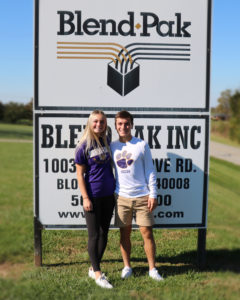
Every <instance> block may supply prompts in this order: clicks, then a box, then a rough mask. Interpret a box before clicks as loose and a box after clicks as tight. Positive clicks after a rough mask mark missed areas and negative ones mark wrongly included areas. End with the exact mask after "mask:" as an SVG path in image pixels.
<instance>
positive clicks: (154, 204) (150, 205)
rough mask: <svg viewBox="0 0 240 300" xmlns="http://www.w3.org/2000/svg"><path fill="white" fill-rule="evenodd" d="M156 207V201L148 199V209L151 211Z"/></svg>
mask: <svg viewBox="0 0 240 300" xmlns="http://www.w3.org/2000/svg"><path fill="white" fill-rule="evenodd" d="M156 207H157V199H156V198H150V197H148V208H149V210H150V211H153V210H154V209H155V208H156Z"/></svg>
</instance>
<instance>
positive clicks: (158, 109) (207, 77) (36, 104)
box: [34, 0, 212, 113]
mask: <svg viewBox="0 0 240 300" xmlns="http://www.w3.org/2000/svg"><path fill="white" fill-rule="evenodd" d="M206 1H207V36H206V40H207V41H206V45H207V49H206V74H205V80H206V89H205V107H203V108H202V107H199V108H191V107H182V108H174V107H162V108H161V107H127V106H124V107H114V106H108V107H101V106H51V105H50V106H44V105H43V106H41V105H40V104H39V5H40V2H41V0H35V39H34V48H35V56H34V73H35V78H34V86H35V88H34V109H35V110H48V111H53V110H54V111H92V110H94V109H103V110H104V111H106V112H110V111H116V110H117V111H120V110H128V111H131V112H135V111H138V112H143V113H144V112H145V113H148V112H193V113H194V112H196V113H200V112H209V109H210V56H211V15H212V0H206Z"/></svg>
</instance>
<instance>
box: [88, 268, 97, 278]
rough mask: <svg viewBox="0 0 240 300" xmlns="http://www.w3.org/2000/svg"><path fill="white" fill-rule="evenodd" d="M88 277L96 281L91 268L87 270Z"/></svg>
mask: <svg viewBox="0 0 240 300" xmlns="http://www.w3.org/2000/svg"><path fill="white" fill-rule="evenodd" d="M88 276H89V277H90V278H92V279H96V278H95V273H94V271H93V268H89V269H88Z"/></svg>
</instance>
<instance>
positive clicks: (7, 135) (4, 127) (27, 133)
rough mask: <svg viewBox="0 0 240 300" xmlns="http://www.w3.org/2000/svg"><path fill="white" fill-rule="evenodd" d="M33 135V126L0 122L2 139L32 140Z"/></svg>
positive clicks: (0, 136)
mask: <svg viewBox="0 0 240 300" xmlns="http://www.w3.org/2000/svg"><path fill="white" fill-rule="evenodd" d="M32 137H33V127H32V126H26V125H16V124H4V123H0V138H1V139H24V140H31V139H32Z"/></svg>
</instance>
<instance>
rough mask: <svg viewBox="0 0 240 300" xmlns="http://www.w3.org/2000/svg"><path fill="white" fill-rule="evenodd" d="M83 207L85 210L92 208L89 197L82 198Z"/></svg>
mask: <svg viewBox="0 0 240 300" xmlns="http://www.w3.org/2000/svg"><path fill="white" fill-rule="evenodd" d="M83 208H84V210H86V211H91V210H92V209H93V206H92V201H91V200H90V199H89V198H84V199H83Z"/></svg>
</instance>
